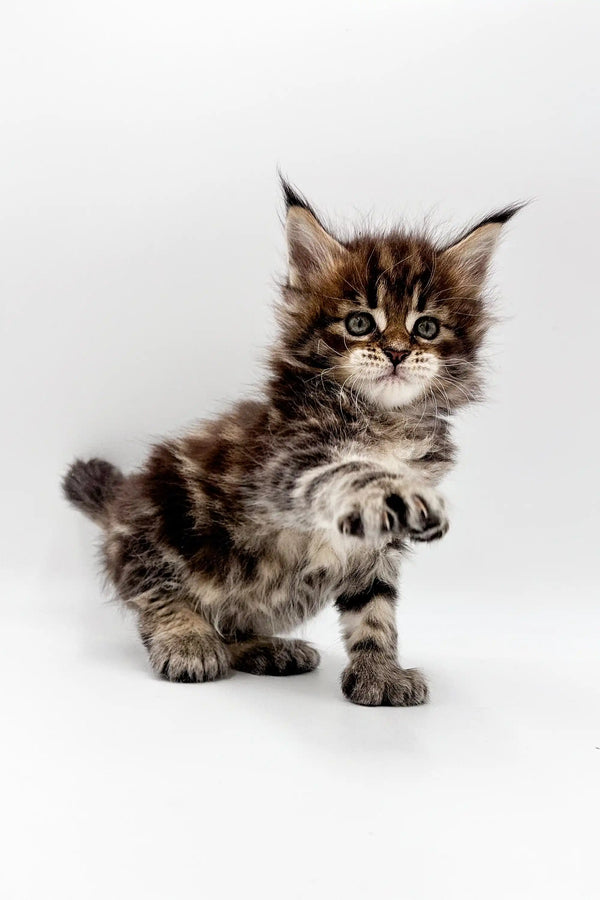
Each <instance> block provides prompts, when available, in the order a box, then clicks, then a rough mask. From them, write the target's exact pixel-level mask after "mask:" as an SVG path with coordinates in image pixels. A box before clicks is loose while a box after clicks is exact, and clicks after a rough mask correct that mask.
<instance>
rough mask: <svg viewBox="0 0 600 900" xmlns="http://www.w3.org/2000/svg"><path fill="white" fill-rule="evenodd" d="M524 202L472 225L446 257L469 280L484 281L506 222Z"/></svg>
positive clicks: (447, 249)
mask: <svg viewBox="0 0 600 900" xmlns="http://www.w3.org/2000/svg"><path fill="white" fill-rule="evenodd" d="M524 205H525V204H524V203H518V204H515V205H514V206H508V207H507V208H506V209H503V210H501V211H500V212H497V213H494V214H493V215H491V216H488V217H487V219H484V220H483V222H480V223H479V224H478V225H475V227H474V228H471V229H470V231H468V232H467V234H465V235H463V237H461V238H460V239H459V240H458V241H457V242H456V243H454V244H452V245H451V246H450V247H447V248H446V250H444V252H443V253H442V259H445V260H447V261H448V262H449V263H450V264H451V265H452V266H454V267H456V268H457V269H458V270H459V271H460V273H461V276H462V277H463V278H464V280H465V281H469V283H470V284H472V285H474V286H480V285H482V284H483V282H484V281H485V276H486V275H487V271H488V268H489V265H490V261H491V259H492V256H493V254H494V250H495V249H496V246H497V244H498V239H499V237H500V232H501V231H502V226H503V225H504V224H505V223H506V222H508V220H509V219H511V218H512V217H513V216H514V214H515V213H516V212H518V211H519V210H520V209H522V207H523V206H524Z"/></svg>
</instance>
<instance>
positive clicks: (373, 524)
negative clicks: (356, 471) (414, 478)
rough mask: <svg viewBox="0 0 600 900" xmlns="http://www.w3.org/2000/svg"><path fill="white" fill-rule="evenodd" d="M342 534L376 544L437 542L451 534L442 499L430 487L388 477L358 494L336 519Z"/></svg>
mask: <svg viewBox="0 0 600 900" xmlns="http://www.w3.org/2000/svg"><path fill="white" fill-rule="evenodd" d="M337 527H338V530H339V531H340V532H341V534H343V535H346V536H349V537H355V538H359V539H363V540H366V541H367V542H370V543H373V544H375V545H377V544H381V543H382V542H384V543H385V542H386V541H389V540H390V538H393V537H408V538H410V539H411V540H413V541H423V542H424V541H434V540H437V539H439V538H441V537H443V536H444V535H445V534H446V532H447V531H448V519H447V517H446V513H445V510H444V502H443V500H442V498H441V497H440V496H439V494H437V493H436V492H435V491H434V490H432V489H431V488H430V487H429V486H428V485H426V484H423V483H420V482H416V483H412V482H408V483H407V482H406V480H405V479H400V478H387V479H385V480H384V479H381V480H380V481H377V482H374V483H373V484H371V485H369V486H368V487H367V488H366V489H364V490H363V491H361V492H359V493H358V494H357V496H356V497H355V498H353V502H352V505H351V507H350V508H349V509H348V510H347V511H345V512H344V513H343V514H342V515H341V516H340V517H339V518H338V520H337Z"/></svg>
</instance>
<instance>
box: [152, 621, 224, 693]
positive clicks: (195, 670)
mask: <svg viewBox="0 0 600 900" xmlns="http://www.w3.org/2000/svg"><path fill="white" fill-rule="evenodd" d="M144 643H146V646H147V648H148V653H149V656H150V662H151V664H152V668H153V669H154V671H155V672H156V674H157V675H160V676H161V678H166V679H167V681H179V682H184V683H187V684H191V683H194V682H200V681H216V680H217V679H218V678H224V677H225V675H227V673H228V672H229V668H230V667H229V656H228V654H227V650H226V648H225V645H224V644H223V642H222V641H220V640H219V639H218V638H217V637H216V636H213V635H207V634H196V633H194V632H186V633H180V634H165V635H160V634H158V635H156V634H155V635H153V636H152V637H150V638H149V639H148V640H146V641H144Z"/></svg>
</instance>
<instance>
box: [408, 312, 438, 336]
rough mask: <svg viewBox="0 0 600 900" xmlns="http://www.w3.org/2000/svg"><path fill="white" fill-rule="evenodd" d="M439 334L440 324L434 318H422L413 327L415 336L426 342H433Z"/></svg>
mask: <svg viewBox="0 0 600 900" xmlns="http://www.w3.org/2000/svg"><path fill="white" fill-rule="evenodd" d="M439 333H440V323H439V322H438V320H437V319H434V318H433V316H421V318H420V319H417V321H416V322H415V324H414V325H413V334H416V335H417V337H420V338H424V339H425V340H426V341H432V340H433V339H434V338H436V337H437V336H438V334H439Z"/></svg>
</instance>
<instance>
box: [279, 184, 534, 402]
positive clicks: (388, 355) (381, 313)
mask: <svg viewBox="0 0 600 900" xmlns="http://www.w3.org/2000/svg"><path fill="white" fill-rule="evenodd" d="M283 187H284V193H285V199H286V204H287V223H286V234H287V242H288V254H289V272H288V281H287V284H286V285H285V287H284V291H283V295H284V296H283V302H282V306H281V308H280V313H281V316H280V318H281V323H282V326H283V341H282V345H281V346H280V352H281V353H282V361H283V362H284V363H285V364H287V365H292V366H293V367H295V368H298V369H301V370H303V371H304V372H305V373H307V374H308V376H309V377H310V373H311V372H312V373H314V377H315V381H318V380H320V379H323V380H325V379H327V380H328V381H330V382H334V383H336V384H337V385H338V386H341V387H343V388H344V390H345V391H346V392H347V393H354V394H358V395H360V396H361V397H362V398H363V399H366V400H368V401H371V402H373V403H375V404H376V405H377V406H380V407H383V408H387V409H393V408H395V407H402V406H407V405H409V404H411V403H413V402H415V401H421V400H422V399H425V398H431V400H432V402H434V403H435V404H436V405H437V406H438V407H439V408H442V409H453V408H456V407H457V406H460V405H462V404H464V403H465V402H467V401H469V400H471V399H474V398H475V397H476V396H477V388H478V378H477V359H478V350H479V348H480V346H481V342H482V340H483V338H484V336H485V333H486V330H487V328H488V326H489V323H490V315H489V313H488V310H487V309H486V305H485V302H484V297H483V289H484V285H485V279H486V275H487V270H488V266H489V263H490V260H491V257H492V254H493V251H494V248H495V246H496V244H497V241H498V238H499V236H500V231H501V229H502V226H503V225H504V223H505V222H507V221H508V219H510V217H511V216H512V215H513V214H514V213H515V212H516V211H517V209H519V207H518V206H513V207H510V208H508V209H505V210H503V211H501V212H498V213H496V214H494V215H491V216H489V217H488V218H486V219H484V220H483V221H482V222H480V223H479V224H478V225H476V226H475V227H473V228H471V229H470V230H469V231H467V232H466V233H464V234H463V235H461V237H460V238H458V239H457V240H456V241H454V242H452V243H451V244H449V245H445V246H438V245H436V244H434V243H433V242H431V241H430V240H429V239H428V238H426V237H420V236H417V235H413V234H406V233H403V232H399V231H397V232H396V231H395V232H390V233H388V234H385V235H382V236H371V235H361V236H359V237H356V238H353V239H352V240H344V241H341V240H338V239H337V238H335V237H334V236H333V235H332V234H331V233H330V232H329V231H327V230H326V229H325V228H324V227H323V225H322V223H321V222H320V221H319V219H318V217H317V215H316V214H315V212H314V210H313V209H312V208H311V207H310V206H309V204H308V203H307V202H306V201H305V200H304V199H303V198H302V197H301V196H300V195H299V194H297V193H296V192H295V191H294V190H293V189H292V188H291V187H290V186H289V185H288V184H286V183H285V182H284V185H283Z"/></svg>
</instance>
